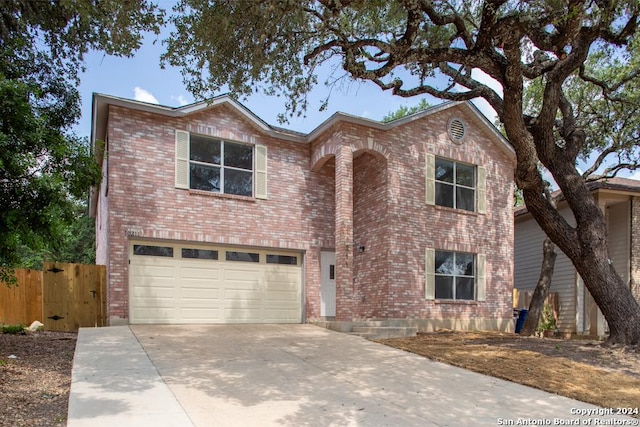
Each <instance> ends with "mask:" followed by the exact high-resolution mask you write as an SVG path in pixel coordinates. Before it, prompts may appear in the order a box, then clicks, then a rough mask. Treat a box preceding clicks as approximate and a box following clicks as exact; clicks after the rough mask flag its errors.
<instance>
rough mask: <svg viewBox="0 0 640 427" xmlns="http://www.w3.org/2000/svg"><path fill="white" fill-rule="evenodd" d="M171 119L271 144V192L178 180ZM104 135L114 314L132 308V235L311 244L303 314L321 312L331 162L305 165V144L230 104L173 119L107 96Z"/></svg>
mask: <svg viewBox="0 0 640 427" xmlns="http://www.w3.org/2000/svg"><path fill="white" fill-rule="evenodd" d="M175 129H182V130H190V131H198V132H200V133H206V134H210V135H215V136H219V137H222V138H228V139H231V140H235V141H243V142H247V143H250V144H261V145H265V146H266V147H267V148H268V187H269V198H268V200H253V199H250V198H243V197H234V196H221V195H214V194H210V193H205V192H198V191H189V190H183V189H176V188H175V187H174V183H175V180H174V152H175V136H174V135H175V133H174V132H175ZM108 135H109V152H108V154H107V156H108V158H109V170H108V180H109V195H108V200H109V204H108V210H109V221H108V230H109V250H108V252H109V259H108V267H109V268H108V270H109V271H110V273H111V274H110V277H109V300H108V311H109V316H110V318H111V319H112V323H118V322H119V321H120V320H121V319H126V318H128V252H127V251H128V241H129V240H128V239H129V236H133V237H135V238H136V239H138V238H143V239H145V238H146V239H166V240H186V241H194V242H211V243H220V244H232V245H250V246H264V247H275V248H281V249H295V250H300V251H305V252H306V256H305V263H306V268H305V270H306V272H307V274H306V277H305V283H306V286H307V296H308V299H307V303H306V310H307V315H308V316H319V312H320V309H319V301H318V300H319V289H320V283H319V275H318V274H315V272H316V270H318V265H319V252H320V248H321V247H333V246H334V243H333V230H334V212H333V211H334V182H333V176H332V171H331V170H330V169H328V168H327V169H323V170H322V171H319V172H311V171H310V170H309V146H308V145H305V144H300V143H295V142H287V141H282V140H278V139H274V138H270V137H265V136H264V135H263V134H262V133H260V132H258V131H257V130H256V129H255V128H254V127H253V126H252V125H251V124H249V123H248V122H247V121H245V120H243V119H241V118H240V116H238V115H237V114H235V113H234V112H233V111H232V110H231V109H229V108H227V107H218V108H214V109H209V110H206V111H204V112H202V113H199V114H194V115H191V116H189V117H188V118H180V119H177V118H167V117H164V116H159V115H155V114H151V113H146V112H140V111H133V110H128V109H125V108H122V107H115V106H111V107H110V116H109V129H108ZM101 195H102V196H104V193H101ZM103 202H104V199H103ZM103 206H104V203H103ZM128 235H129V236H128ZM100 237H101V236H100V235H99V234H98V238H99V239H100Z"/></svg>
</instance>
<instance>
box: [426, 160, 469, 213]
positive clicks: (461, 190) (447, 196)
mask: <svg viewBox="0 0 640 427" xmlns="http://www.w3.org/2000/svg"><path fill="white" fill-rule="evenodd" d="M435 174H436V175H435V181H436V205H438V206H446V207H449V208H454V209H463V210H465V211H470V212H474V211H475V205H476V168H475V166H472V165H467V164H464V163H458V162H454V161H451V160H446V159H442V158H439V157H436V168H435Z"/></svg>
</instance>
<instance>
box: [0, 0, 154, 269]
mask: <svg viewBox="0 0 640 427" xmlns="http://www.w3.org/2000/svg"><path fill="white" fill-rule="evenodd" d="M162 22H163V11H161V10H159V9H158V8H157V7H156V6H154V5H152V4H150V3H148V2H146V1H139V2H120V1H115V0H102V1H98V2H95V1H91V0H81V1H74V2H59V1H34V0H8V1H3V2H2V4H0V280H3V281H11V277H12V275H11V271H10V270H9V268H11V267H13V266H15V265H16V264H18V263H19V262H20V259H21V254H22V252H23V250H22V248H24V247H27V248H28V249H29V250H32V251H38V250H39V249H42V248H43V247H45V246H50V247H55V246H56V245H57V244H59V243H60V242H62V241H63V240H64V237H65V235H66V234H68V224H69V223H70V222H71V220H72V219H73V218H74V217H75V216H76V215H77V201H78V200H82V199H83V198H85V197H86V194H87V193H86V192H87V190H88V188H89V186H91V185H93V184H95V183H97V182H98V180H99V178H100V171H99V168H98V167H97V166H96V165H95V162H94V160H93V157H92V155H91V153H90V149H89V147H88V144H87V141H86V140H83V139H81V138H78V137H76V136H75V135H73V134H72V132H71V126H72V125H73V124H74V123H75V122H76V120H77V119H78V118H79V115H80V97H79V94H78V91H77V83H78V76H79V73H80V71H81V70H82V67H83V58H84V55H85V54H86V53H87V52H89V51H90V50H92V49H96V50H102V51H104V52H106V53H108V54H112V55H131V54H132V53H133V52H134V51H135V50H136V49H137V48H138V47H139V46H140V43H141V40H142V37H143V32H145V31H154V32H156V33H159V29H160V25H161V24H162Z"/></svg>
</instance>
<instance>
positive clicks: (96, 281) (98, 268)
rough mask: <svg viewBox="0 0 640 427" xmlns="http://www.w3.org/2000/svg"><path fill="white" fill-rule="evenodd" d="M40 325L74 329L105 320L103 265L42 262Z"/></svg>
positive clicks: (52, 329) (55, 328) (52, 328)
mask: <svg viewBox="0 0 640 427" xmlns="http://www.w3.org/2000/svg"><path fill="white" fill-rule="evenodd" d="M42 270H43V281H42V298H43V301H42V305H43V312H44V313H43V314H44V319H43V321H42V322H43V323H44V329H45V330H47V331H77V330H78V328H79V327H91V326H105V324H106V267H105V266H104V265H81V264H66V263H54V262H45V263H44V266H43V268H42Z"/></svg>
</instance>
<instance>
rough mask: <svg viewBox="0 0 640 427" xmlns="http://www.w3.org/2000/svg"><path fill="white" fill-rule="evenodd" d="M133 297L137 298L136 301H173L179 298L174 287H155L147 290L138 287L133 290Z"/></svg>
mask: <svg viewBox="0 0 640 427" xmlns="http://www.w3.org/2000/svg"><path fill="white" fill-rule="evenodd" d="M132 296H133V297H135V298H136V300H143V299H169V300H172V301H173V300H175V298H176V296H177V292H176V289H175V288H174V287H171V288H169V287H159V286H154V287H153V288H149V287H147V288H145V287H141V286H136V287H135V288H133V292H132Z"/></svg>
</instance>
